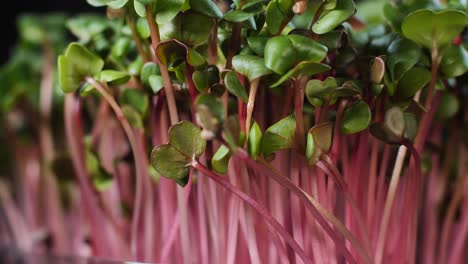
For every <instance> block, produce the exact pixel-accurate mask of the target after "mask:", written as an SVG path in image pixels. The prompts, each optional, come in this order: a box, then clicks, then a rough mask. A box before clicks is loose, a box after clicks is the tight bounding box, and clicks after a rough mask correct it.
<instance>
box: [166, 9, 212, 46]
mask: <svg viewBox="0 0 468 264" xmlns="http://www.w3.org/2000/svg"><path fill="white" fill-rule="evenodd" d="M197 1H198V0H197ZM192 8H193V6H192ZM194 21H196V23H194ZM212 27H213V18H210V17H208V16H205V15H202V14H199V13H195V12H190V11H188V12H184V13H183V14H179V15H178V16H176V17H175V18H174V19H172V20H171V21H170V22H169V23H166V24H163V25H161V26H160V28H159V30H160V34H161V40H163V41H166V40H172V39H176V40H178V41H181V42H183V43H184V44H186V45H188V46H190V47H193V46H200V45H202V44H205V43H207V42H208V38H209V35H210V34H211V29H212Z"/></svg>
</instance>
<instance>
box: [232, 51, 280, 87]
mask: <svg viewBox="0 0 468 264" xmlns="http://www.w3.org/2000/svg"><path fill="white" fill-rule="evenodd" d="M232 66H233V68H234V69H235V70H236V71H237V72H239V73H240V74H242V75H244V76H246V77H247V78H248V79H249V80H250V81H253V80H255V79H257V78H259V77H262V76H264V75H267V74H270V73H271V71H270V70H269V69H268V68H267V67H265V64H264V61H263V58H261V57H257V56H253V55H236V56H234V57H233V58H232Z"/></svg>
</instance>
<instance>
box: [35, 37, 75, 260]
mask: <svg viewBox="0 0 468 264" xmlns="http://www.w3.org/2000/svg"><path fill="white" fill-rule="evenodd" d="M43 49H44V65H43V68H42V79H41V84H40V95H39V111H40V122H39V149H40V152H41V163H40V166H41V177H40V184H41V191H42V192H43V193H42V195H41V197H43V200H41V206H43V208H48V210H47V213H45V214H44V215H43V216H44V218H45V222H46V225H47V226H48V228H49V229H50V232H51V233H52V237H53V239H54V241H55V242H56V243H54V247H55V250H56V251H55V252H56V253H66V251H68V250H70V245H69V243H67V239H66V236H67V235H66V234H65V226H64V215H63V210H62V208H61V204H60V197H59V196H60V195H59V191H58V184H57V180H56V178H55V177H54V173H53V172H52V170H51V168H50V164H51V163H52V161H53V159H54V158H55V150H54V148H55V147H54V140H53V133H52V129H51V127H50V116H51V110H52V100H53V96H54V95H53V92H54V84H53V82H54V66H53V65H54V59H55V57H54V54H53V47H52V44H51V43H50V42H49V41H45V43H44V48H43Z"/></svg>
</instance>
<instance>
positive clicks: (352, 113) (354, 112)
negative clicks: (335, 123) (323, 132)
mask: <svg viewBox="0 0 468 264" xmlns="http://www.w3.org/2000/svg"><path fill="white" fill-rule="evenodd" d="M371 118H372V113H371V111H370V108H369V106H368V105H367V104H366V103H365V102H364V101H359V102H357V103H355V104H353V105H351V106H350V107H348V108H347V109H346V110H345V112H344V115H343V120H342V121H341V124H340V131H341V132H342V133H344V134H354V133H357V132H360V131H362V130H364V129H366V128H367V127H368V126H369V123H370V121H371Z"/></svg>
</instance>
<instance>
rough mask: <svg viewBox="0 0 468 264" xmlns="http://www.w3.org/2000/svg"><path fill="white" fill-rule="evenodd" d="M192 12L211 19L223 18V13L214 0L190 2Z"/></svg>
mask: <svg viewBox="0 0 468 264" xmlns="http://www.w3.org/2000/svg"><path fill="white" fill-rule="evenodd" d="M189 2H190V7H191V8H192V10H194V11H197V12H199V13H201V14H204V15H206V16H210V17H216V18H221V17H222V16H223V12H221V10H219V8H218V6H217V5H216V4H215V3H214V2H213V1H212V0H189Z"/></svg>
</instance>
